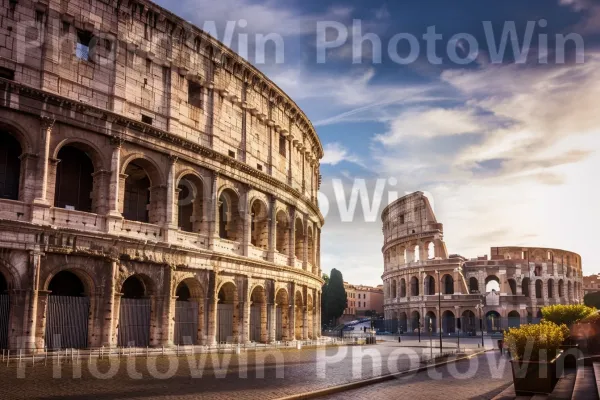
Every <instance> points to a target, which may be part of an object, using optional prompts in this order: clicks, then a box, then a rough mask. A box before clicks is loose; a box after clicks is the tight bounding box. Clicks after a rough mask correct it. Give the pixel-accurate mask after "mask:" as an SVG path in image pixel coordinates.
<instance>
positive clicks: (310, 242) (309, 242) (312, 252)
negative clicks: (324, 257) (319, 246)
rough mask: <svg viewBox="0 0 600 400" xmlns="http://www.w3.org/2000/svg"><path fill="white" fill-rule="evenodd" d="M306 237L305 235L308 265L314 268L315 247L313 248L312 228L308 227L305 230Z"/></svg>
mask: <svg viewBox="0 0 600 400" xmlns="http://www.w3.org/2000/svg"><path fill="white" fill-rule="evenodd" d="M307 232H308V233H307V235H306V240H307V247H308V263H309V264H310V265H311V266H313V268H314V266H315V247H314V237H313V230H312V227H310V226H309V227H308V229H307Z"/></svg>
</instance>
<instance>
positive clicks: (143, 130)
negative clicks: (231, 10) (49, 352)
mask: <svg viewBox="0 0 600 400" xmlns="http://www.w3.org/2000/svg"><path fill="white" fill-rule="evenodd" d="M0 17H1V18H0V20H1V24H0V348H9V349H17V348H18V349H27V350H33V351H40V350H43V349H45V348H46V349H58V348H90V347H91V348H93V347H99V346H113V347H114V346H139V347H146V346H150V347H152V346H171V345H176V344H208V345H210V344H215V343H217V342H229V343H249V342H257V343H259V342H260V343H272V342H275V341H280V340H286V341H289V340H306V339H314V338H317V337H318V336H320V319H321V318H320V313H321V310H320V304H321V285H322V284H323V281H322V279H321V267H320V262H319V259H320V246H319V244H320V236H321V227H322V225H323V222H324V221H323V217H322V215H321V213H320V212H319V208H318V204H317V191H318V188H319V184H320V174H319V160H320V159H321V158H322V157H323V148H322V145H321V143H320V141H319V138H318V136H317V134H316V132H315V130H314V128H313V126H312V124H311V122H310V121H309V120H308V118H307V117H306V115H305V114H304V113H303V112H302V111H301V110H300V109H299V108H298V106H297V105H296V104H295V103H294V102H293V101H292V100H291V99H290V98H289V97H288V96H287V95H286V94H285V93H284V92H282V91H281V90H280V89H279V88H278V87H277V86H276V85H275V84H273V83H272V82H271V81H270V80H269V79H268V78H267V77H266V76H264V75H263V74H262V73H261V72H259V71H258V70H257V69H256V68H255V67H253V66H252V65H250V64H249V63H248V62H247V61H245V60H244V59H242V58H241V57H240V56H239V55H237V54H235V53H234V52H232V51H231V50H230V49H228V48H226V47H225V46H224V45H223V44H221V43H219V42H218V41H216V40H215V39H214V38H212V37H211V36H209V35H208V34H207V33H205V32H203V31H202V30H200V29H198V28H196V27H195V26H193V25H191V24H190V23H188V22H185V21H184V20H182V19H181V18H179V17H177V16H175V15H173V14H172V13H170V12H168V11H166V10H164V9H162V8H161V7H159V6H157V5H156V4H153V3H151V2H148V1H144V0H118V1H113V0H91V1H88V0H71V1H64V0H60V1H59V0H40V1H32V0H7V1H6V2H5V6H4V7H2V9H1V10H0Z"/></svg>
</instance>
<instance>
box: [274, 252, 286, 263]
mask: <svg viewBox="0 0 600 400" xmlns="http://www.w3.org/2000/svg"><path fill="white" fill-rule="evenodd" d="M288 260H289V256H288V255H287V254H284V253H279V252H277V251H276V252H275V254H274V260H273V261H274V262H275V264H277V265H288Z"/></svg>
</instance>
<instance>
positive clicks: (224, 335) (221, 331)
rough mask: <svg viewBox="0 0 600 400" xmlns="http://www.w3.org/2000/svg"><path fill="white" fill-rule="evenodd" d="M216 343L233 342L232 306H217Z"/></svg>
mask: <svg viewBox="0 0 600 400" xmlns="http://www.w3.org/2000/svg"><path fill="white" fill-rule="evenodd" d="M217 316H218V324H217V341H218V342H220V343H221V342H231V341H233V304H217Z"/></svg>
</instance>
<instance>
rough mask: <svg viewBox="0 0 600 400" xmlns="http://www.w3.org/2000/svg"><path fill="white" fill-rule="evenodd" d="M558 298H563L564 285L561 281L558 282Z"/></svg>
mask: <svg viewBox="0 0 600 400" xmlns="http://www.w3.org/2000/svg"><path fill="white" fill-rule="evenodd" d="M558 297H559V298H561V299H564V297H565V283H564V282H563V280H562V279H561V280H559V281H558Z"/></svg>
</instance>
